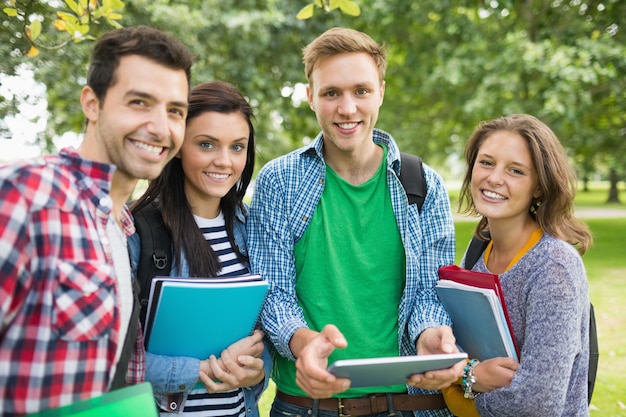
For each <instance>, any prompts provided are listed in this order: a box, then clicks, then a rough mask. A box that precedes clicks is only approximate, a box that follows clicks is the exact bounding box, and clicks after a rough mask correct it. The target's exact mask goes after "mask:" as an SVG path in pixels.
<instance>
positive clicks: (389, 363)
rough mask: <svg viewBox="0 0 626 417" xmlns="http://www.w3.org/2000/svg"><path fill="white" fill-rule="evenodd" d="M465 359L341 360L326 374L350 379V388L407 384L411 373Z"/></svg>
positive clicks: (457, 355)
mask: <svg viewBox="0 0 626 417" xmlns="http://www.w3.org/2000/svg"><path fill="white" fill-rule="evenodd" d="M465 359H467V353H464V352H458V353H442V354H434V355H417V356H395V357H388V358H366V359H344V360H338V361H335V362H333V363H332V364H331V365H330V366H329V367H328V372H330V373H331V374H333V375H335V376H336V377H338V378H349V379H350V380H351V382H352V384H351V385H350V387H351V388H359V387H371V386H381V385H400V384H406V381H407V379H409V377H410V376H411V375H414V374H423V373H425V372H428V371H437V370H440V369H446V368H449V367H451V366H453V365H455V364H456V363H458V362H459V361H462V360H465Z"/></svg>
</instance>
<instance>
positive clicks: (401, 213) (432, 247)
mask: <svg viewBox="0 0 626 417" xmlns="http://www.w3.org/2000/svg"><path fill="white" fill-rule="evenodd" d="M373 140H374V142H375V143H380V144H384V145H386V146H387V148H388V153H387V183H388V184H389V190H390V193H391V200H392V205H393V210H394V213H395V216H396V221H397V224H398V227H399V231H400V235H401V237H402V242H403V244H404V247H405V252H406V271H407V275H406V286H405V288H404V292H403V295H402V299H401V301H400V309H399V314H400V316H399V321H398V343H399V346H400V353H401V354H402V355H415V354H416V341H417V338H418V336H419V335H420V334H421V332H422V331H424V330H425V329H427V328H430V327H439V326H441V325H443V324H447V325H450V324H451V322H450V319H449V317H448V315H447V313H446V311H445V310H444V308H443V306H442V305H441V304H440V303H439V300H438V298H437V295H436V294H435V291H434V289H433V288H434V285H435V283H436V281H437V279H438V275H437V269H438V268H439V267H440V266H444V265H450V264H453V263H454V257H455V236H454V222H453V219H452V213H451V210H450V201H449V197H448V193H447V191H446V189H445V186H444V184H443V181H442V179H441V177H440V176H439V175H438V174H437V173H436V172H435V171H434V170H433V169H431V168H430V167H428V166H426V165H424V175H425V178H426V183H427V190H428V192H427V196H426V200H425V202H424V205H423V207H422V211H421V213H419V212H418V210H417V206H415V205H411V206H409V205H408V200H407V198H406V194H405V192H404V189H403V187H402V184H401V183H400V180H399V179H398V173H399V172H400V159H399V158H400V152H399V150H398V147H397V146H396V144H395V142H394V140H393V138H392V137H391V135H389V134H388V133H386V132H383V131H381V130H377V129H375V130H374V132H373ZM322 148H323V139H322V134H321V133H320V134H319V135H318V136H317V138H316V139H315V140H314V141H313V142H312V143H311V144H310V145H308V146H305V147H303V148H300V149H298V150H295V151H293V152H291V153H289V154H287V155H284V156H282V157H280V158H277V159H275V160H273V161H271V162H269V163H268V164H267V165H265V166H264V167H263V168H262V169H261V171H260V172H259V174H258V176H257V178H256V184H255V190H254V195H253V199H252V205H251V207H250V218H249V220H248V248H249V253H250V262H251V268H252V271H253V272H254V273H257V274H260V275H262V276H263V277H265V278H266V279H267V280H268V281H269V283H270V292H269V295H268V299H267V302H266V304H265V307H264V308H263V311H262V313H261V320H262V324H263V327H264V329H265V331H266V333H267V335H268V336H269V337H270V339H271V341H272V342H273V344H274V346H275V347H276V349H277V351H278V353H280V354H281V355H283V356H285V357H287V358H291V359H294V357H293V355H292V353H291V350H290V349H289V340H290V339H291V337H292V336H293V334H294V333H295V331H296V330H298V329H300V328H303V327H305V328H306V327H308V326H307V323H306V321H305V319H304V316H303V314H302V310H301V308H300V307H299V306H298V301H297V297H296V292H295V286H296V268H295V260H294V256H293V249H294V245H295V243H296V242H297V241H298V240H299V239H300V238H301V237H302V235H303V234H304V232H305V230H306V228H307V227H308V225H309V221H310V220H311V218H312V217H313V213H314V211H315V208H316V207H317V204H318V202H319V200H320V198H321V196H322V191H323V190H324V183H325V172H326V165H325V162H324V157H323V154H322ZM338 298H339V299H340V298H341V297H338ZM433 413H435V414H433ZM437 413H440V414H437ZM441 413H442V412H441V411H439V412H428V414H423V415H433V416H434V415H449V414H447V412H443V414H441Z"/></svg>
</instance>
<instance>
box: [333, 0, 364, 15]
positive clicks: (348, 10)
mask: <svg viewBox="0 0 626 417" xmlns="http://www.w3.org/2000/svg"><path fill="white" fill-rule="evenodd" d="M338 2H339V8H340V9H341V11H342V12H343V13H345V14H347V15H350V16H359V15H360V14H361V8H360V7H359V5H358V4H356V2H354V1H352V0H339V1H338Z"/></svg>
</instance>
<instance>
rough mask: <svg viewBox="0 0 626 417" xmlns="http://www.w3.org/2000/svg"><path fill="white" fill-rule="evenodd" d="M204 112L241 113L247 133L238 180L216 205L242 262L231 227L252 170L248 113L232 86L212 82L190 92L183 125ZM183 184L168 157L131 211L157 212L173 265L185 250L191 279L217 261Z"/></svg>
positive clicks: (213, 268) (214, 270)
mask: <svg viewBox="0 0 626 417" xmlns="http://www.w3.org/2000/svg"><path fill="white" fill-rule="evenodd" d="M206 112H218V113H226V114H228V113H235V112H238V113H241V114H242V115H243V116H244V118H245V119H246V121H247V122H248V127H249V130H250V136H249V137H248V147H247V159H246V165H245V167H244V169H243V172H242V174H241V178H240V179H239V181H238V182H237V183H236V184H235V185H234V186H233V187H232V188H231V189H230V190H229V191H228V193H227V194H226V195H225V196H224V197H222V199H221V201H220V208H221V209H222V213H223V214H224V220H225V221H226V232H227V234H228V239H229V240H230V243H231V245H232V247H233V249H234V250H235V253H236V254H237V256H238V257H239V260H240V261H243V260H244V259H243V255H242V254H241V253H240V252H239V250H238V248H237V246H236V245H235V241H234V238H233V224H234V220H235V211H236V209H237V207H240V208H243V197H244V195H245V194H246V190H247V188H248V185H249V184H250V181H251V179H252V173H253V171H254V126H253V125H252V117H253V111H252V107H251V106H250V104H249V103H248V101H247V100H246V99H245V97H244V96H243V95H242V94H241V92H240V91H239V90H238V89H237V88H236V87H235V86H233V85H231V84H229V83H227V82H223V81H213V82H208V83H204V84H200V85H198V86H196V87H194V88H193V89H192V90H191V94H190V97H189V112H188V114H187V124H189V122H190V121H191V120H193V119H194V118H195V117H198V116H200V115H201V114H204V113H206ZM184 181H185V174H184V172H183V167H182V162H181V160H180V158H173V159H172V160H171V161H170V162H169V163H168V164H167V165H166V166H165V168H164V169H163V172H162V173H161V175H159V176H158V177H157V178H156V179H154V180H153V181H151V182H150V184H149V185H148V189H147V190H146V192H145V193H144V194H143V195H142V196H141V197H139V199H137V201H136V202H135V203H134V204H133V205H132V207H131V210H132V212H133V213H136V212H138V211H139V210H141V209H142V208H144V207H146V206H147V205H148V204H155V205H156V206H157V207H158V208H159V209H160V210H161V215H162V216H163V222H164V223H165V226H166V228H167V229H168V230H169V232H170V235H171V237H172V242H173V246H174V261H175V263H176V265H178V268H179V269H180V265H181V254H182V252H183V251H184V253H185V257H186V260H187V262H188V264H189V273H190V275H191V276H196V277H211V276H216V275H217V274H218V272H219V271H220V269H221V267H220V263H219V258H218V256H217V254H216V253H215V252H214V251H213V249H212V248H211V246H210V245H208V244H207V242H206V240H205V238H204V236H203V234H202V233H201V232H200V229H199V228H198V225H197V224H196V221H195V219H194V217H193V213H192V211H191V207H190V206H189V203H188V201H187V197H186V195H185V189H184Z"/></svg>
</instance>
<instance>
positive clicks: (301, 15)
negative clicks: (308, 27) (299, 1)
mask: <svg viewBox="0 0 626 417" xmlns="http://www.w3.org/2000/svg"><path fill="white" fill-rule="evenodd" d="M314 10H315V5H314V4H308V5H306V6H304V7H303V8H302V9H301V10H300V11H299V12H298V14H297V15H296V18H297V19H299V20H306V19H310V18H311V17H313V11H314Z"/></svg>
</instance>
